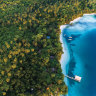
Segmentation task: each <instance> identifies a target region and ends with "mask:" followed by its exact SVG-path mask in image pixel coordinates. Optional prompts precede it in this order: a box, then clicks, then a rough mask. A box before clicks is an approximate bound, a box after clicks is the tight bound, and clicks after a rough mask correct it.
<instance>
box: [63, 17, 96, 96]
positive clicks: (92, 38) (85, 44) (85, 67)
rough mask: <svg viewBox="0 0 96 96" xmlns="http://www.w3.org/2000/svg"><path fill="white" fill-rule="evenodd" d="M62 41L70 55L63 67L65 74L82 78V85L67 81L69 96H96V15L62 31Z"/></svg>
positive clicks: (83, 18)
mask: <svg viewBox="0 0 96 96" xmlns="http://www.w3.org/2000/svg"><path fill="white" fill-rule="evenodd" d="M62 40H63V45H64V42H65V43H66V45H67V46H65V51H66V52H69V53H68V54H69V55H70V59H69V60H67V65H66V66H62V69H63V73H64V74H65V75H69V76H72V77H74V75H78V76H81V77H82V80H81V82H80V83H78V82H76V81H73V80H70V79H65V82H66V84H67V86H68V96H96V15H84V16H83V17H82V18H80V19H79V21H77V22H75V23H73V24H72V25H67V26H66V28H64V29H63V30H62ZM66 52H65V53H66ZM66 56H67V55H66ZM66 58H67V57H66ZM68 58H69V57H68ZM62 63H63V65H64V61H63V62H62ZM64 70H65V71H66V72H65V71H64Z"/></svg>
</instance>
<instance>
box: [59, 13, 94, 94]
mask: <svg viewBox="0 0 96 96" xmlns="http://www.w3.org/2000/svg"><path fill="white" fill-rule="evenodd" d="M85 15H96V13H88V14H83V15H82V16H81V17H77V18H76V19H74V20H73V21H70V23H69V24H72V23H76V22H78V21H79V20H80V19H81V18H82V17H83V16H85ZM67 26H68V24H65V25H61V26H60V31H61V33H60V42H61V44H62V50H63V52H64V53H63V54H62V55H61V59H60V64H61V69H62V73H63V74H64V75H66V73H67V70H66V65H67V64H68V61H69V60H70V53H69V50H68V47H67V44H66V42H64V40H63V30H64V29H65V28H66V27H67ZM64 81H65V83H66V85H67V86H68V81H67V78H64ZM66 96H68V94H67V95H66Z"/></svg>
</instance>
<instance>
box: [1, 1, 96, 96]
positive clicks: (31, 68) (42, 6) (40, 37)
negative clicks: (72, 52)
mask: <svg viewBox="0 0 96 96" xmlns="http://www.w3.org/2000/svg"><path fill="white" fill-rule="evenodd" d="M95 11H96V2H94V0H93V1H92V2H91V1H90V0H89V1H88V0H82V1H81V0H53V1H52V0H1V1H0V13H2V14H0V86H1V87H0V96H3V95H6V96H51V95H53V96H58V95H60V94H67V91H68V88H67V86H66V84H65V83H64V75H63V73H62V70H61V65H60V62H59V60H60V58H61V54H62V53H63V52H62V47H61V43H60V40H59V37H60V30H59V26H60V25H61V24H65V23H69V21H70V20H73V19H74V18H76V17H78V16H82V14H83V13H86V12H87V13H88V12H95ZM47 36H50V39H48V38H47Z"/></svg>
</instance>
